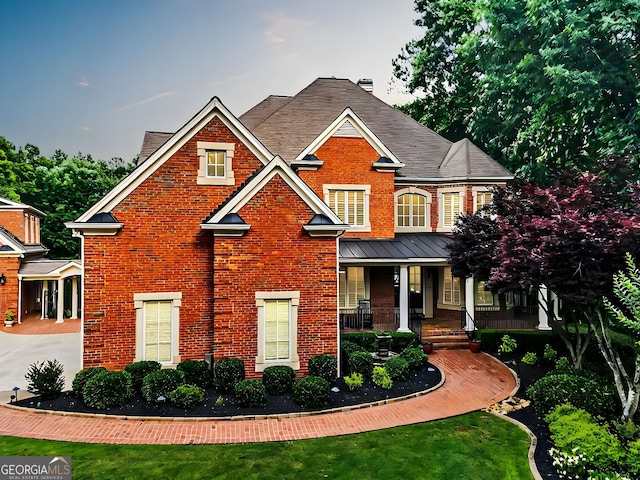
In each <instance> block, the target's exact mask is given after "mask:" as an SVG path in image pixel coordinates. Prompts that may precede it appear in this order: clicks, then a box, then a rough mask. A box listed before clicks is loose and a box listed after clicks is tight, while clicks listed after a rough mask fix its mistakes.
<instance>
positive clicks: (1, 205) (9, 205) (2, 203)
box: [0, 197, 46, 218]
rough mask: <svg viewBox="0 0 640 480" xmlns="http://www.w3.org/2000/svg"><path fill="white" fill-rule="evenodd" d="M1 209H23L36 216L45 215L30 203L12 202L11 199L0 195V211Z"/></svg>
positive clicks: (41, 216)
mask: <svg viewBox="0 0 640 480" xmlns="http://www.w3.org/2000/svg"><path fill="white" fill-rule="evenodd" d="M1 210H24V211H27V212H29V213H31V214H33V215H35V216H36V217H40V218H43V217H45V216H46V214H45V213H43V212H41V211H40V210H38V209H37V208H34V207H32V206H31V205H27V204H25V203H20V202H14V201H13V200H9V199H8V198H4V197H0V211H1Z"/></svg>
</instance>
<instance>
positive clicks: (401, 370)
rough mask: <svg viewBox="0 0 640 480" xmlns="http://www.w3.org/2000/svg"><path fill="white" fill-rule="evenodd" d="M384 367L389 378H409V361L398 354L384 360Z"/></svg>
mask: <svg viewBox="0 0 640 480" xmlns="http://www.w3.org/2000/svg"><path fill="white" fill-rule="evenodd" d="M384 369H385V370H386V371H387V373H388V374H389V377H390V378H391V380H406V379H407V378H409V363H408V362H407V361H406V360H405V359H404V358H402V357H400V356H398V355H396V356H395V357H391V358H390V359H389V360H387V361H386V362H384Z"/></svg>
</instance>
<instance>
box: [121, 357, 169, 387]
mask: <svg viewBox="0 0 640 480" xmlns="http://www.w3.org/2000/svg"><path fill="white" fill-rule="evenodd" d="M161 368H162V365H161V364H160V363H159V362H155V361H153V360H143V361H140V362H133V363H130V364H129V365H127V366H125V367H124V371H125V372H128V373H129V374H130V375H131V381H132V384H133V389H134V390H135V391H136V392H139V391H140V390H141V388H142V381H143V380H144V377H146V376H147V375H149V374H150V373H151V372H157V371H158V370H160V369H161Z"/></svg>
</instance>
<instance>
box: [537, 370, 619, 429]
mask: <svg viewBox="0 0 640 480" xmlns="http://www.w3.org/2000/svg"><path fill="white" fill-rule="evenodd" d="M527 395H528V396H529V398H531V401H532V402H533V406H534V407H535V409H536V412H538V415H546V414H548V413H549V412H551V411H552V410H553V409H555V408H556V407H557V406H559V405H562V404H563V403H570V404H571V405H573V406H574V407H576V408H581V409H583V410H586V411H587V412H589V413H591V414H592V415H594V416H597V417H605V418H613V416H614V414H615V402H614V401H613V400H614V399H615V398H616V397H615V392H614V391H613V390H612V386H611V385H610V384H607V383H606V382H604V381H602V380H601V381H595V380H592V379H590V378H587V377H585V376H579V375H572V374H564V373H561V374H551V375H547V376H546V377H543V378H541V379H540V380H538V381H537V382H536V383H534V384H533V385H532V386H531V387H530V388H529V389H528V390H527Z"/></svg>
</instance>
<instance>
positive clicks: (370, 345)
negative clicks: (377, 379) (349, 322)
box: [340, 332, 418, 352]
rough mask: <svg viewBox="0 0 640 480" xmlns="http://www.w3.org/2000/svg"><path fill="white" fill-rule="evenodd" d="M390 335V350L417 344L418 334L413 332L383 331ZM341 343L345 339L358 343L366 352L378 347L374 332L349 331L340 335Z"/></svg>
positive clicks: (399, 349)
mask: <svg viewBox="0 0 640 480" xmlns="http://www.w3.org/2000/svg"><path fill="white" fill-rule="evenodd" d="M384 333H385V335H391V350H393V351H394V352H401V351H402V350H404V349H405V348H408V347H411V346H416V345H418V335H416V334H415V333H413V332H384ZM340 341H341V343H344V342H345V341H348V342H353V343H355V344H357V345H360V346H361V347H363V348H364V349H365V350H367V351H368V352H375V351H376V350H377V348H378V344H377V343H376V332H349V333H343V334H342V335H341V336H340Z"/></svg>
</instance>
